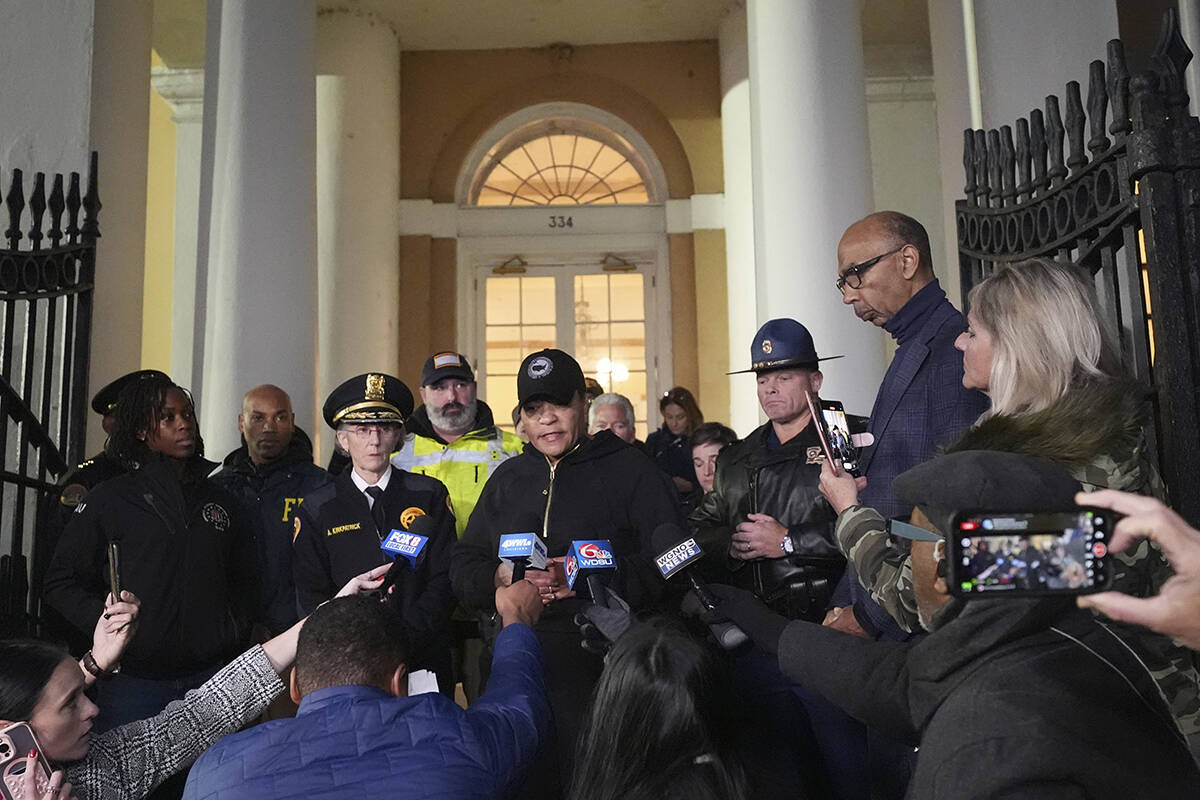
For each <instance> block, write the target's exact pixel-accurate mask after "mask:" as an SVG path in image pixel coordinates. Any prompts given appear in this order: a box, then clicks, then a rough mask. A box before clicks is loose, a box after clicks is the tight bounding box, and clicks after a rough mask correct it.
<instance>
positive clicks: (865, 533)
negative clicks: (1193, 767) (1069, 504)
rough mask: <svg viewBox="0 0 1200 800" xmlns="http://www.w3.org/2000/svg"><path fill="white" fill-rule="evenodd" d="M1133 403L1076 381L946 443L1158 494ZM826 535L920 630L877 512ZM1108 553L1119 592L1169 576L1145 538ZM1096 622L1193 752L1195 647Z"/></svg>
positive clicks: (907, 623) (894, 610)
mask: <svg viewBox="0 0 1200 800" xmlns="http://www.w3.org/2000/svg"><path fill="white" fill-rule="evenodd" d="M1140 405H1141V400H1140V398H1139V396H1138V394H1137V393H1136V392H1135V391H1133V390H1131V389H1129V388H1128V387H1125V386H1119V385H1118V386H1090V387H1086V388H1085V387H1081V388H1080V390H1079V391H1076V392H1073V393H1072V396H1071V397H1068V398H1065V399H1064V400H1063V401H1060V402H1059V403H1057V404H1055V405H1054V406H1051V407H1050V408H1049V409H1047V410H1046V411H1043V412H1040V413H1038V414H1030V415H1027V416H1015V417H999V416H997V417H989V418H986V419H983V420H981V421H980V422H979V423H977V424H976V425H975V426H974V427H972V428H971V429H970V430H968V431H967V432H966V433H965V434H963V436H962V437H961V438H960V439H959V440H958V441H957V442H955V443H954V444H952V445H950V446H949V447H948V448H947V450H948V451H949V452H954V451H959V450H1006V451H1011V452H1018V453H1024V454H1027V455H1033V456H1038V457H1041V458H1046V459H1049V460H1052V461H1056V462H1058V463H1061V464H1063V466H1064V467H1065V468H1066V469H1068V470H1069V471H1070V472H1071V474H1072V475H1073V476H1074V477H1075V478H1076V479H1077V480H1078V481H1079V482H1080V484H1082V486H1083V488H1084V489H1085V490H1087V491H1093V490H1096V489H1117V490H1120V491H1125V492H1134V493H1136V494H1144V495H1151V496H1154V497H1157V498H1159V499H1160V500H1164V501H1165V500H1166V499H1167V498H1166V490H1165V487H1164V485H1163V483H1162V480H1161V479H1160V477H1159V475H1158V471H1157V470H1156V469H1155V467H1154V466H1153V463H1152V462H1151V460H1150V458H1149V456H1148V453H1147V452H1146V445H1145V439H1144V437H1143V434H1142V428H1141V423H1142V419H1143V416H1142V413H1141V408H1140ZM1081 421H1086V422H1082V424H1081ZM834 535H835V537H836V538H837V542H838V547H839V548H840V549H841V550H842V552H843V553H844V554H845V555H846V557H847V559H848V560H849V561H850V562H851V563H852V564H853V565H854V568H855V570H856V571H857V573H858V576H859V580H860V581H861V582H862V584H863V586H864V587H865V588H866V589H867V591H868V592H869V593H870V595H871V598H872V599H873V600H874V601H875V602H876V603H878V604H879V605H880V606H882V607H883V608H884V609H886V610H887V612H888V613H889V614H891V615H892V617H893V618H894V619H895V620H896V621H897V622H898V623H899V624H900V626H901V627H903V628H904V629H905V630H907V631H910V632H912V631H918V630H920V623H919V622H918V620H917V604H916V599H915V597H914V595H913V588H912V566H911V563H910V560H909V557H908V555H907V554H905V553H901V552H899V551H897V550H896V549H895V548H894V547H892V546H890V544H889V542H888V538H887V532H886V520H884V518H883V517H882V515H880V514H879V513H878V512H877V511H875V510H874V509H870V508H864V507H862V506H852V507H850V508H848V509H846V510H845V511H843V512H842V513H841V514H840V515H839V516H838V520H837V523H836V525H835V527H834ZM1117 558H1118V559H1119V560H1120V561H1121V562H1122V564H1123V565H1124V569H1122V570H1119V571H1118V572H1117V573H1116V575H1115V576H1114V580H1113V587H1114V588H1115V589H1117V590H1118V591H1122V592H1125V593H1127V594H1132V595H1135V596H1139V597H1148V596H1151V595H1154V594H1156V593H1157V592H1158V590H1159V589H1160V588H1161V586H1162V584H1163V583H1165V582H1166V581H1167V579H1168V578H1170V577H1171V575H1172V570H1171V567H1170V565H1169V564H1167V562H1166V559H1164V558H1163V556H1162V553H1161V552H1160V551H1159V550H1158V548H1157V547H1156V546H1154V545H1153V544H1151V543H1150V542H1149V541H1148V540H1144V541H1142V542H1141V543H1139V544H1138V546H1136V547H1134V548H1133V549H1131V550H1128V551H1126V552H1124V553H1120V554H1118V556H1117ZM1105 624H1106V625H1108V626H1109V627H1110V628H1111V629H1112V630H1113V631H1114V632H1115V633H1116V634H1117V635H1118V636H1119V637H1121V639H1122V640H1123V641H1125V642H1126V643H1127V644H1128V645H1129V646H1130V647H1131V648H1132V649H1133V650H1134V651H1135V652H1136V653H1137V655H1138V656H1139V657H1140V658H1141V659H1142V661H1143V662H1144V663H1145V664H1146V666H1147V668H1148V669H1149V670H1150V673H1151V674H1152V675H1153V676H1154V678H1155V680H1156V681H1157V682H1158V686H1159V689H1160V690H1162V692H1163V695H1164V696H1165V698H1166V700H1167V703H1168V705H1169V706H1170V707H1171V711H1172V714H1173V715H1174V717H1175V720H1176V722H1178V723H1179V726H1180V729H1181V730H1182V731H1183V733H1184V734H1186V735H1187V736H1188V739H1189V743H1190V744H1191V747H1192V751H1193V753H1194V754H1198V755H1200V663H1198V661H1197V655H1196V653H1194V652H1193V651H1191V650H1190V649H1188V648H1186V647H1183V646H1182V645H1179V644H1176V643H1175V642H1173V641H1171V640H1170V638H1169V637H1166V636H1163V635H1161V634H1157V633H1154V632H1152V631H1148V630H1146V629H1145V628H1141V627H1138V626H1135V625H1126V624H1123V623H1118V622H1112V621H1106V623H1105Z"/></svg>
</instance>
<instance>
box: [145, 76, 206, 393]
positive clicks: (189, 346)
mask: <svg viewBox="0 0 1200 800" xmlns="http://www.w3.org/2000/svg"><path fill="white" fill-rule="evenodd" d="M150 81H151V83H153V84H154V90H155V91H157V92H158V94H159V96H160V97H162V98H163V99H164V100H166V101H167V102H168V103H169V104H170V106H171V121H172V122H174V123H175V246H174V250H175V279H174V281H173V285H172V295H171V296H172V298H173V301H174V302H173V304H172V308H171V377H172V378H173V379H174V380H175V381H176V382H177V383H179V384H180V385H181V386H188V387H194V386H198V385H199V379H200V369H201V367H202V363H201V357H202V355H203V352H204V350H203V347H202V337H197V335H196V281H197V273H196V253H197V235H198V233H197V231H198V224H199V218H200V144H201V139H202V133H203V126H202V123H203V121H204V70H202V69H172V68H170V67H155V68H154V70H153V71H152V74H151V77H150ZM198 339H200V340H201V341H197V340H198Z"/></svg>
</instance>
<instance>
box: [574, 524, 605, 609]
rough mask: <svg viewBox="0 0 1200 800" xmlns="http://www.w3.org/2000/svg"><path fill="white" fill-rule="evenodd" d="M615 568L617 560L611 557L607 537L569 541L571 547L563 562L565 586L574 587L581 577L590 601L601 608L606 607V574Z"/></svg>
mask: <svg viewBox="0 0 1200 800" xmlns="http://www.w3.org/2000/svg"><path fill="white" fill-rule="evenodd" d="M616 569H617V560H616V558H614V557H613V547H612V543H611V542H609V541H608V540H607V539H583V540H579V541H574V542H571V549H570V550H568V551H567V558H566V561H564V562H563V573H564V574H565V575H566V576H567V588H568V589H574V588H575V584H576V583H578V582H579V580H580V579H581V578H582V579H583V581H584V582H585V583H587V587H588V592H590V593H591V595H592V602H593V603H595V604H596V605H598V606H601V607H602V608H608V592H606V591H605V585H606V581H607V578H608V575H610V574H611V573H612V572H614V571H616Z"/></svg>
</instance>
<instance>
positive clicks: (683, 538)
mask: <svg viewBox="0 0 1200 800" xmlns="http://www.w3.org/2000/svg"><path fill="white" fill-rule="evenodd" d="M650 541H651V543H652V544H653V546H654V549H655V550H657V551H659V555H658V557H657V558H655V559H654V563H655V566H657V567H658V571H659V574H661V575H662V577H663V580H668V581H669V580H671V579H672V578H674V577H675V576H676V575H680V576H682V577H683V578H684V579H686V580H687V581H688V583H690V584H691V586H692V591H691V592H690V593H689V597H690V596H692V595H694V596H695V598H696V600H697V601H698V602H697V604H696V605H695V606H694V607H696V608H700V607H702V608H703V610H704V611H706V612H712V611H713V610H714V609H716V607H717V605H718V604H719V602H720V601H719V600H718V599H717V598H715V597H714V596H713V594H712V592H711V591H710V589H711V587H708V586H705V585H704V584H703V583H702V582H701V581H700V578H699V577H698V576H697V575H696V570H695V566H694V565H695V564H696V563H697V562H698V561H700V559H702V558H704V550H703V549H702V548H701V547H700V545H699V544H697V543H696V540H695V539H693V538H692V537H691V536H689V535H688V534H687V531H685V530H684V529H683V528H681V527H679V526H678V525H676V524H674V523H671V522H664V523H663V524H662V525H659V526H658V527H657V528H655V529H654V533H653V534H651V537H650ZM684 611H685V612H687V611H692V609H691V608H689V604H688V603H686V602H685V604H684ZM692 613H695V612H694V611H692ZM699 616H700V618H701V619H702V620H703V621H704V622H705V623H707V624H708V629H709V631H710V632H711V633H712V635H713V638H714V639H716V640H717V644H719V645H721V647H722V648H724V649H726V650H733V649H735V648H737V647H740V646H741V645H743V644H745V643H746V641H747V637H746V634H745V632H743V631H742V629H741V628H739V627H738V626H737V625H736V624H734V623H733V622H731V621H729V620H728V619H722V620H717V619H712V620H711V621H710V619H706V618H705V616H703V615H699Z"/></svg>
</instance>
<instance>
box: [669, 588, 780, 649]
mask: <svg viewBox="0 0 1200 800" xmlns="http://www.w3.org/2000/svg"><path fill="white" fill-rule="evenodd" d="M704 589H705V592H706V593H707V594H708V595H710V596H711V598H712V599H713V600H714V601H715V607H714V608H712V609H708V608H706V607H705V606H704V604H703V602H701V601H699V600H698V601H697V602H696V603H695V604H693V603H692V602H691V601H690V600H685V601H684V604H683V610H684V612H685V613H687V611H688V608H689V607H692V608H695V607H696V606H699V607H700V608H703V609H704V612H703V613H702V614H701V615H700V619H701V621H703V622H705V623H707V624H708V625H716V624H719V623H722V622H732V623H734V624H735V625H737V626H738V627H739V628H741V629H742V630H743V631H745V633H746V635H747V636H749V637H750V639H751V640H752V641H753V642H754V644H756V645H758V646H759V647H760V648H762V649H763V650H765V651H767V652H768V653H771V654H772V655H774V654H776V653H778V652H779V639H780V637H781V636H783V629H784V628H786V627H787V625H788V622H789V620H788V619H787V618H786V617H781V616H779V615H778V614H776V613H775V612H774V611H772V610H771V609H769V608H767V607H766V606H765V605H763V604H762V601H760V600H759V599H758V598H757V597H755V596H754V593H753V592H748V591H746V590H745V589H739V588H737V587H736V586H726V585H724V584H721V583H710V584H706V585H705V586H704ZM689 594H695V592H694V591H693V592H689Z"/></svg>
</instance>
